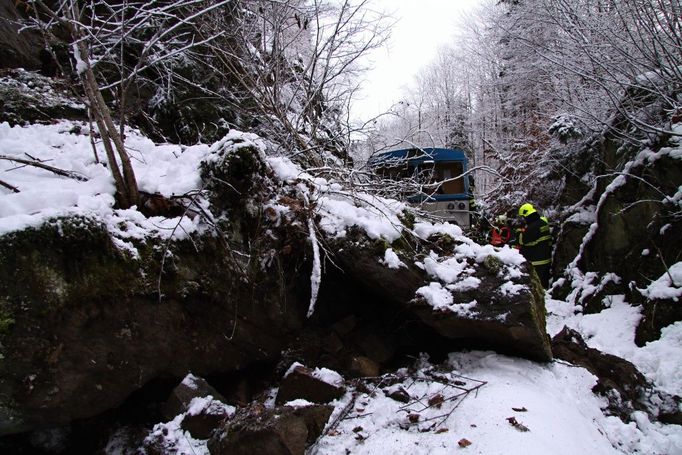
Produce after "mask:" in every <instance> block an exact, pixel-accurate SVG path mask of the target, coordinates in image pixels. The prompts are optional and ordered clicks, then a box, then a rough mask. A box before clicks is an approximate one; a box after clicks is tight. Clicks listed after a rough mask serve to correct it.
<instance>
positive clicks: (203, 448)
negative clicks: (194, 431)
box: [145, 414, 210, 455]
mask: <svg viewBox="0 0 682 455" xmlns="http://www.w3.org/2000/svg"><path fill="white" fill-rule="evenodd" d="M184 418H185V415H184V414H178V415H177V416H176V417H175V418H174V419H173V420H171V421H170V422H165V423H157V424H156V425H154V428H153V429H152V432H151V433H150V434H149V436H147V438H146V439H145V440H146V441H155V440H156V441H162V445H163V448H164V451H165V452H166V453H177V454H193V455H209V454H210V452H209V450H208V446H207V444H206V441H205V440H202V439H194V438H193V437H192V435H191V434H190V433H189V432H188V431H185V430H183V429H182V427H181V425H182V420H183V419H184Z"/></svg>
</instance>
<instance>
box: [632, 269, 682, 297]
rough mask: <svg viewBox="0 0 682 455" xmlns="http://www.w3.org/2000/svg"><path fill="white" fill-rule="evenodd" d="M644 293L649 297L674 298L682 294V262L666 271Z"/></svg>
mask: <svg viewBox="0 0 682 455" xmlns="http://www.w3.org/2000/svg"><path fill="white" fill-rule="evenodd" d="M642 294H643V295H644V296H646V297H647V298H649V299H652V300H653V299H673V300H674V301H676V302H677V301H678V299H679V298H680V296H682V262H678V263H676V264H674V265H672V266H671V267H670V269H668V271H667V272H666V273H664V274H663V275H661V276H660V278H658V279H657V280H656V281H654V282H653V283H651V284H650V285H649V286H648V287H647V288H646V289H645V290H644V291H643V292H642Z"/></svg>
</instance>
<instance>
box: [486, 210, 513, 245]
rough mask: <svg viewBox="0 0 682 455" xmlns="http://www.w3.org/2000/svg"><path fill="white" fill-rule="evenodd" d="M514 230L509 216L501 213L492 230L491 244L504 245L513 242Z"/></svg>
mask: <svg viewBox="0 0 682 455" xmlns="http://www.w3.org/2000/svg"><path fill="white" fill-rule="evenodd" d="M511 240H512V230H511V226H509V223H508V220H507V216H506V215H500V216H498V217H497V218H495V222H494V223H493V227H492V229H491V230H490V244H491V245H493V246H504V245H507V244H509V243H510V242H511Z"/></svg>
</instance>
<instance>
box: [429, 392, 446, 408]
mask: <svg viewBox="0 0 682 455" xmlns="http://www.w3.org/2000/svg"><path fill="white" fill-rule="evenodd" d="M443 401H445V398H443V395H441V394H440V393H438V394H436V395H434V396H432V397H431V398H429V406H435V407H436V408H438V409H440V406H441V405H442V404H443Z"/></svg>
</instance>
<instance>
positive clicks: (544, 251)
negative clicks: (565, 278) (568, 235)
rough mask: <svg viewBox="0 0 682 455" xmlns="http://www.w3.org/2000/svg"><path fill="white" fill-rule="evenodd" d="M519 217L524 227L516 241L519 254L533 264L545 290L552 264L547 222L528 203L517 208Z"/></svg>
mask: <svg viewBox="0 0 682 455" xmlns="http://www.w3.org/2000/svg"><path fill="white" fill-rule="evenodd" d="M519 216H521V217H522V218H523V220H524V222H525V225H526V227H525V228H524V230H523V231H521V232H519V236H518V239H517V242H518V246H519V248H520V252H521V254H522V255H523V257H525V258H526V260H527V261H528V262H530V263H531V264H533V268H534V269H535V273H537V274H538V277H539V278H540V283H542V286H543V287H544V288H545V289H547V288H548V287H549V272H550V265H551V262H552V235H551V233H550V230H549V221H548V220H547V218H545V217H544V216H540V214H539V213H538V212H537V210H535V207H533V205H532V204H529V203H525V204H523V205H522V206H521V207H519Z"/></svg>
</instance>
